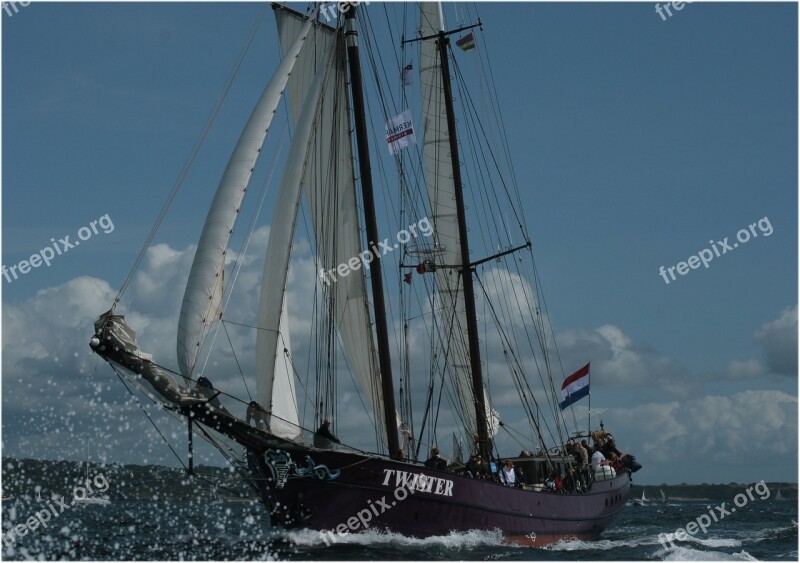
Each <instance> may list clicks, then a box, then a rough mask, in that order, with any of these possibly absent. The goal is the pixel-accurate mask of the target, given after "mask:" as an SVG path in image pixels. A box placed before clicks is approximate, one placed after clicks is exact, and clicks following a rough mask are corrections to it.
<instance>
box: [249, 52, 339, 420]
mask: <svg viewBox="0 0 800 563" xmlns="http://www.w3.org/2000/svg"><path fill="white" fill-rule="evenodd" d="M331 53H333V51H331ZM331 59H332V57H331V56H327V61H330V60H331ZM323 60H325V59H323ZM329 66H330V65H329V64H326V63H323V65H322V68H323V69H327V68H328V67H329ZM328 75H329V73H328V72H325V71H321V72H319V73H317V76H316V77H315V78H314V81H313V83H312V84H311V85H310V86H309V90H308V91H307V94H306V97H305V103H304V104H303V109H302V111H301V112H300V118H299V119H298V121H297V127H296V128H295V131H294V137H293V138H292V143H291V145H290V147H289V154H288V156H287V160H286V168H285V170H284V175H283V178H282V180H281V185H280V188H279V191H278V197H277V200H276V202H275V211H274V213H273V217H272V223H271V225H270V233H269V242H268V243H267V257H266V260H265V262H264V275H263V276H262V282H261V301H260V304H259V310H258V326H259V328H260V330H259V331H258V335H257V337H256V381H257V386H258V402H259V403H260V404H261V406H262V407H264V408H265V409H266V411H267V413H268V416H269V417H270V419H271V416H272V414H273V413H275V414H276V416H278V415H277V412H276V405H277V409H278V410H280V409H287V408H288V409H290V408H291V407H292V403H293V402H294V401H295V397H289V396H288V395H287V394H286V392H285V390H282V389H281V387H280V384H278V385H277V386H276V385H275V376H276V373H277V372H276V364H277V356H278V352H279V350H283V346H282V345H281V342H282V341H283V339H285V338H286V334H285V333H284V332H282V330H283V331H285V329H286V327H285V326H284V327H283V329H282V327H281V319H282V317H283V316H284V315H285V309H284V305H285V297H284V296H285V294H286V282H287V280H288V274H289V258H290V255H291V248H292V238H293V235H294V229H295V224H296V221H297V211H298V206H299V204H300V188H301V185H302V183H303V181H304V174H305V171H306V166H307V161H308V155H309V149H310V147H311V145H312V143H311V140H312V138H313V135H314V133H315V129H314V124H315V121H316V120H317V118H318V117H319V107H320V101H321V99H322V92H323V89H324V88H323V87H324V85H325V83H326V80H325V78H326V76H328ZM276 387H277V391H278V394H276V393H275V391H276ZM294 404H295V405H296V403H294ZM295 409H296V407H295ZM269 425H270V428H272V421H271V420H270V421H269Z"/></svg>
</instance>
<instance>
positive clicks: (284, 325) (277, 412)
mask: <svg viewBox="0 0 800 563" xmlns="http://www.w3.org/2000/svg"><path fill="white" fill-rule="evenodd" d="M286 299H288V297H287V298H284V302H283V309H282V310H281V321H280V324H279V326H280V337H279V339H278V342H277V345H276V346H277V348H276V354H275V372H274V379H273V382H272V397H273V399H272V416H271V417H269V431H270V432H271V433H272V434H274V435H275V436H280V437H281V438H286V439H287V440H292V439H294V438H297V437H298V436H299V435H300V417H299V416H298V413H297V393H296V391H295V383H294V370H293V369H292V363H291V358H292V353H291V351H292V346H291V342H290V340H289V324H288V317H289V315H288V313H287V309H286V307H287V305H286Z"/></svg>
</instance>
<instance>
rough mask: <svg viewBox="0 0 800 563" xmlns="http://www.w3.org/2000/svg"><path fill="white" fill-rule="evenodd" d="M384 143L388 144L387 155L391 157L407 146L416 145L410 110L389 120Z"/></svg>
mask: <svg viewBox="0 0 800 563" xmlns="http://www.w3.org/2000/svg"><path fill="white" fill-rule="evenodd" d="M386 142H387V143H389V154H391V155H394V154H397V153H398V152H400V150H402V149H404V148H405V147H407V146H409V145H415V144H417V137H416V135H414V124H413V123H412V122H411V111H410V110H406V111H404V112H403V113H401V114H400V115H397V116H395V117H393V118H391V119H390V120H389V122H388V123H387V124H386Z"/></svg>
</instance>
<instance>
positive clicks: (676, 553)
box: [654, 546, 758, 561]
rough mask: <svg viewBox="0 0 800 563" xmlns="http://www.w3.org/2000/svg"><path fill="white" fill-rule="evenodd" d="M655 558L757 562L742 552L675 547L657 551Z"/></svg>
mask: <svg viewBox="0 0 800 563" xmlns="http://www.w3.org/2000/svg"><path fill="white" fill-rule="evenodd" d="M654 555H655V557H658V558H660V559H663V560H664V561H758V559H756V558H755V557H753V556H752V555H750V554H749V553H747V552H746V551H744V550H742V551H739V552H738V553H726V552H724V551H705V550H701V549H692V548H690V547H683V546H679V547H675V548H670V549H667V550H663V549H662V550H660V551H657V552H656V553H655V554H654Z"/></svg>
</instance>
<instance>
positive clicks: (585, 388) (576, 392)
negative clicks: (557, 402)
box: [561, 364, 589, 411]
mask: <svg viewBox="0 0 800 563" xmlns="http://www.w3.org/2000/svg"><path fill="white" fill-rule="evenodd" d="M588 394H589V364H586V365H585V366H583V367H582V368H581V369H579V370H578V371H576V372H575V373H573V374H572V375H570V376H569V377H568V378H566V379H565V380H564V384H563V385H562V386H561V398H562V401H561V410H562V411H563V410H564V409H565V408H567V407H568V406H570V405H571V404H572V403H574V402H576V401H579V400H580V399H583V398H584V397H585V396H586V395H588Z"/></svg>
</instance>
